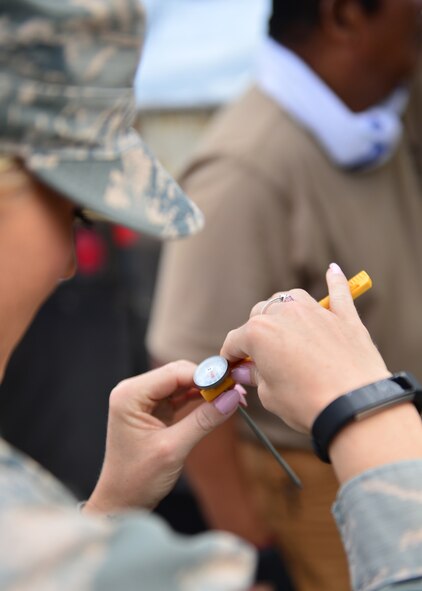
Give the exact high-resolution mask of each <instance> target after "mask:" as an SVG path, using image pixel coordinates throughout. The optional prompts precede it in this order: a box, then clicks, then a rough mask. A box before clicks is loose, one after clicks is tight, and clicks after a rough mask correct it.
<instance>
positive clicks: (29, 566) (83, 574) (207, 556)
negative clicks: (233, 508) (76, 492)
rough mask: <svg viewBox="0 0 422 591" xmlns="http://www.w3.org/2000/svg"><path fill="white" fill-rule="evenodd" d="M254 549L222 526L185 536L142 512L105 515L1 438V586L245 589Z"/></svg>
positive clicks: (19, 590)
mask: <svg viewBox="0 0 422 591" xmlns="http://www.w3.org/2000/svg"><path fill="white" fill-rule="evenodd" d="M255 560H256V559H255V552H254V551H253V549H252V548H251V546H249V545H248V544H246V543H245V542H243V541H241V540H240V539H238V538H236V537H235V536H232V535H230V534H224V533H211V532H210V533H206V534H203V535H199V536H192V537H187V536H181V535H179V534H176V533H174V532H173V531H172V530H171V529H170V528H169V527H168V526H167V525H166V524H165V522H164V521H163V520H162V519H160V518H159V517H157V516H156V515H151V514H149V513H147V512H144V511H133V512H130V513H125V514H123V513H122V514H121V515H119V516H116V517H113V518H108V517H98V516H94V515H89V514H83V513H80V512H78V510H77V503H76V499H74V497H73V496H72V495H71V494H69V492H68V491H66V489H64V488H63V487H62V486H61V485H60V483H59V482H58V481H56V480H55V479H54V478H53V477H52V476H51V475H49V474H48V473H47V472H45V471H44V470H43V469H42V468H41V467H40V466H38V465H37V464H36V463H35V462H33V461H32V460H30V459H29V458H27V457H25V456H23V455H22V454H20V453H18V452H17V451H16V450H13V449H12V448H11V447H10V446H9V445H7V444H6V443H5V442H4V441H3V440H2V439H0V589H2V590H6V589H7V590H10V591H11V590H12V589H13V590H14V591H75V590H77V591H116V590H118V591H140V590H142V591H246V590H247V589H249V588H250V586H251V585H252V580H253V575H254V570H255Z"/></svg>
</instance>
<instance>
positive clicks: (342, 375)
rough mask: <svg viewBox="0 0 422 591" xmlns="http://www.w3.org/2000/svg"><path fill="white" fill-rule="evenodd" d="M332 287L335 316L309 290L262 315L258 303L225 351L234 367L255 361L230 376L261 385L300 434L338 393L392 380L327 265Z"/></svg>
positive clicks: (334, 269) (268, 404) (340, 280)
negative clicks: (239, 363) (234, 363)
mask: <svg viewBox="0 0 422 591" xmlns="http://www.w3.org/2000/svg"><path fill="white" fill-rule="evenodd" d="M327 283H328V289H329V295H330V311H328V310H325V309H324V308H322V307H321V306H320V305H319V304H318V303H317V302H316V301H315V300H314V299H313V298H312V297H311V296H310V295H309V294H308V293H306V292H305V291H302V290H292V291H290V292H289V295H291V296H292V297H293V301H287V302H281V303H273V304H271V305H270V306H269V307H268V308H267V309H266V311H265V313H264V314H262V313H261V312H262V309H263V306H264V304H265V302H260V303H258V304H257V305H256V306H255V307H254V308H253V309H252V312H251V317H250V320H249V321H248V322H247V323H246V324H245V325H243V326H242V327H241V328H239V329H237V330H234V331H232V332H230V333H229V335H228V336H227V339H226V341H225V343H224V345H223V347H222V349H221V355H223V356H224V357H226V358H227V359H228V360H229V361H231V362H237V361H239V360H241V359H243V358H245V357H247V356H250V357H251V358H252V359H253V360H254V364H248V365H246V366H245V365H240V366H238V367H237V368H235V369H234V370H233V372H232V373H233V377H234V378H235V379H236V380H238V381H239V382H241V383H245V384H246V383H252V384H255V385H257V386H258V395H259V397H260V399H261V401H262V404H263V405H264V407H265V408H266V409H267V410H269V411H271V412H273V413H274V414H276V415H278V416H279V417H280V418H282V419H283V420H284V421H285V422H286V423H287V424H289V425H290V426H291V427H293V428H294V429H296V430H298V431H302V432H309V431H310V429H311V427H312V424H313V421H314V419H315V418H316V417H317V415H318V414H319V413H320V412H321V411H322V410H323V408H325V407H326V406H327V405H328V404H329V403H330V402H332V401H333V400H334V399H335V398H337V397H338V396H340V395H341V394H344V393H345V392H347V391H350V390H353V389H355V388H358V387H361V386H363V385H365V384H368V383H371V382H373V381H376V380H380V379H383V378H386V377H388V376H389V375H391V374H390V373H389V372H388V370H387V368H386V366H385V364H384V361H383V359H382V358H381V356H380V354H379V353H378V351H377V349H376V348H375V346H374V344H373V342H372V340H371V338H370V336H369V334H368V332H367V330H366V328H365V327H364V326H363V324H362V323H361V321H360V319H359V316H358V314H357V312H356V309H355V306H354V304H353V300H352V297H351V295H350V290H349V286H348V283H347V280H346V277H345V276H344V275H343V273H342V272H341V270H340V269H339V267H338V266H337V265H331V266H330V269H329V270H328V272H327Z"/></svg>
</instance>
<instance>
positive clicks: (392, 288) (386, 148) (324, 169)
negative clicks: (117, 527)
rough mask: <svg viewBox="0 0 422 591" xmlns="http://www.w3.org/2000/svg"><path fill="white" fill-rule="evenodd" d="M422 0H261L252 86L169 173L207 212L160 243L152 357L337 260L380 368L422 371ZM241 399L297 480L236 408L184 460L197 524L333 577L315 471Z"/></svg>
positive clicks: (210, 337)
mask: <svg viewBox="0 0 422 591" xmlns="http://www.w3.org/2000/svg"><path fill="white" fill-rule="evenodd" d="M421 8H422V2H421V1H420V0H401V1H400V2H397V1H396V0H334V1H333V2H324V0H320V1H317V0H315V1H313V2H309V1H307V0H280V1H278V0H273V3H272V16H271V19H270V22H269V36H268V38H267V39H266V40H265V42H264V43H263V46H262V48H261V50H260V52H259V56H258V65H257V72H256V83H255V85H254V86H253V87H252V88H251V89H250V90H249V91H247V92H246V94H245V95H244V96H243V97H242V98H241V99H240V100H238V101H237V102H235V103H234V104H233V105H232V106H230V107H228V108H227V109H226V110H225V111H224V112H223V113H221V114H219V115H218V116H217V118H216V121H215V123H213V124H212V126H211V128H210V130H209V132H208V133H207V136H206V138H205V139H204V141H203V142H202V143H201V146H200V147H199V148H198V150H197V151H196V153H195V155H194V157H193V159H192V160H191V162H190V164H189V165H188V166H187V168H186V169H185V170H184V172H183V173H182V175H181V182H182V185H183V187H184V188H185V190H186V191H187V192H188V193H189V195H190V196H191V197H192V198H193V199H194V200H195V202H196V203H197V204H198V205H199V206H200V207H201V209H202V210H203V211H204V212H205V215H206V218H207V220H208V222H209V223H208V225H207V227H206V228H205V230H204V232H203V233H201V234H200V235H198V236H197V237H195V238H194V239H193V240H192V241H190V242H189V243H178V244H171V245H168V246H167V247H166V248H165V250H164V253H163V259H162V263H161V269H160V275H159V282H158V287H157V292H156V299H155V305H154V308H153V316H152V321H151V325H150V328H149V334H148V348H149V351H150V353H151V356H152V357H153V358H154V359H155V360H157V362H159V363H160V362H161V363H163V362H167V361H169V360H171V359H175V358H176V357H178V356H180V355H182V356H184V357H187V358H189V359H192V360H194V361H196V362H199V361H201V360H202V359H204V358H206V357H208V356H209V355H213V354H216V353H217V352H218V351H219V349H220V346H221V343H222V342H223V340H224V337H225V334H226V333H227V331H228V330H229V329H231V328H232V327H235V326H237V325H239V324H241V323H242V322H244V321H245V319H246V318H247V317H248V313H249V309H250V307H251V305H253V303H254V302H255V301H256V300H259V299H265V298H267V297H269V295H270V294H271V293H273V292H275V291H276V290H278V289H280V286H283V288H289V287H291V286H294V285H300V286H302V287H304V288H305V289H306V290H308V291H309V292H310V293H311V294H312V295H313V296H314V297H315V298H316V299H320V298H321V297H323V295H324V291H325V286H324V283H323V281H322V277H323V274H324V269H325V267H326V266H327V264H328V262H329V261H330V260H337V261H339V263H340V264H341V266H342V268H343V269H344V270H345V272H346V273H347V275H350V276H351V275H354V274H355V273H356V272H357V271H359V270H360V269H363V268H364V269H365V270H367V271H368V272H369V273H370V275H371V276H372V277H373V279H374V283H375V288H374V289H373V290H372V292H371V293H369V294H368V295H367V296H366V297H365V299H363V300H362V302H359V309H360V312H361V314H362V316H363V319H364V321H365V323H366V324H367V326H368V327H369V329H370V331H371V333H372V334H373V335H374V338H375V341H376V343H377V345H378V346H379V348H380V350H381V352H382V354H383V355H384V357H385V359H386V360H387V364H388V366H389V367H390V368H391V369H392V370H393V371H394V370H397V369H400V367H402V366H406V367H408V368H409V369H410V370H411V371H412V372H414V373H415V374H416V376H418V377H419V379H422V363H421V358H420V351H421V350H422V317H421V315H420V313H419V309H420V302H421V301H422V284H421V281H420V270H421V267H422V236H421V232H420V223H421V220H422V202H421V190H422V184H421V174H422V168H421V166H422V162H421V159H420V154H421V138H420V130H421V115H422V113H421V110H420V105H421V104H422V102H421V101H422V96H421V93H420V88H419V83H418V80H416V69H417V60H418V57H419V46H420V12H421ZM403 286H406V292H407V293H408V295H409V297H407V298H406V302H405V304H402V303H400V301H401V298H400V294H401V293H402V289H403ZM392 334H395V335H397V339H392V338H391V335H392ZM398 343H399V344H398ZM280 364H283V357H282V356H281V357H280ZM249 408H250V412H251V414H252V415H253V416H254V418H255V420H256V421H257V422H258V423H259V425H260V426H261V428H262V429H263V430H264V431H265V432H266V433H267V435H268V436H269V437H270V439H271V440H272V441H273V442H274V443H275V444H276V446H277V448H278V449H279V451H280V452H281V454H282V455H283V456H284V457H285V459H286V460H287V461H288V462H289V463H290V464H291V465H292V467H293V468H294V469H295V471H296V472H297V473H298V475H299V476H300V478H301V479H302V480H303V484H304V490H303V491H301V492H299V491H297V490H295V489H294V488H293V487H292V486H291V484H290V481H289V480H288V478H287V477H286V476H285V475H284V474H283V473H282V472H281V471H280V469H279V467H278V465H277V464H276V463H275V462H274V460H273V458H272V457H271V456H270V455H269V454H268V453H267V451H266V450H264V449H263V448H262V447H261V446H260V444H259V443H258V442H256V440H255V439H254V436H253V435H252V434H251V433H250V432H249V430H248V429H247V428H246V427H245V426H244V425H243V424H239V421H238V418H237V417H233V419H232V420H231V421H230V422H228V423H226V424H225V426H224V428H222V429H220V430H219V432H218V433H215V434H214V436H212V437H210V438H209V439H208V440H207V441H204V442H203V443H202V444H201V445H200V446H199V447H198V448H196V449H195V450H194V451H193V452H192V454H191V456H190V458H189V461H188V464H187V474H188V477H189V482H190V484H191V485H192V487H193V488H194V490H195V492H196V495H197V499H198V500H199V503H200V506H201V508H202V510H203V512H204V514H205V515H206V517H207V520H208V523H209V525H210V527H216V528H220V529H225V530H228V531H231V532H235V533H236V534H238V535H240V536H242V537H243V538H245V539H246V540H249V541H250V542H252V543H253V544H255V546H257V547H258V548H262V547H273V548H278V549H279V550H280V551H281V552H282V553H283V555H284V556H285V557H286V559H287V566H288V568H289V570H290V571H291V573H292V575H293V578H294V583H295V584H296V587H297V589H298V590H299V591H345V590H347V589H348V588H349V582H348V575H347V568H346V561H345V558H344V553H343V549H342V547H341V544H340V541H339V538H338V535H337V532H336V529H335V527H334V523H333V521H332V518H331V515H330V512H329V507H330V505H331V503H332V501H333V499H334V495H335V491H336V481H335V477H334V474H333V472H332V470H331V468H330V466H325V465H323V464H321V463H320V462H318V460H317V459H316V458H315V457H314V455H313V453H312V451H311V446H310V441H309V439H308V438H307V437H305V436H302V435H300V434H298V433H295V432H293V431H292V430H291V429H289V428H288V426H286V425H285V424H283V423H282V422H280V421H278V420H277V419H274V417H272V416H270V415H268V414H265V412H264V411H263V410H262V408H261V407H260V405H259V403H257V401H256V399H255V398H254V397H252V396H251V397H249ZM222 499H224V502H221V500H222Z"/></svg>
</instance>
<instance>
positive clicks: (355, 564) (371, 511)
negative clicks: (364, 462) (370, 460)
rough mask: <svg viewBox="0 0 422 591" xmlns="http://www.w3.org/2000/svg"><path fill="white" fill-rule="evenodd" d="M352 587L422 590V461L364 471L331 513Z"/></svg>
mask: <svg viewBox="0 0 422 591" xmlns="http://www.w3.org/2000/svg"><path fill="white" fill-rule="evenodd" d="M333 512H334V516H335V518H336V521H337V526H338V528H339V530H340V532H341V535H342V538H343V543H344V547H345V549H346V552H347V556H348V562H349V568H350V573H351V578H352V585H353V589H355V590H358V591H381V590H382V591H387V589H388V590H390V589H391V591H421V590H422V460H414V461H407V462H398V463H396V464H389V465H386V466H382V467H380V468H376V469H373V470H368V471H367V472H365V473H364V474H362V475H361V476H358V477H357V478H355V479H353V480H351V481H349V482H348V483H346V484H345V485H344V486H343V487H342V489H341V490H340V492H339V495H338V498H337V502H336V504H335V506H334V509H333Z"/></svg>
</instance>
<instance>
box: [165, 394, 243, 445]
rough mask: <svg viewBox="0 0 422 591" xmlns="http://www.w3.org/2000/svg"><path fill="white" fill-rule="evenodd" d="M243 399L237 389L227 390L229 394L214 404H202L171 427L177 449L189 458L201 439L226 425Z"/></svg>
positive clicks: (222, 395) (219, 398)
mask: <svg viewBox="0 0 422 591" xmlns="http://www.w3.org/2000/svg"><path fill="white" fill-rule="evenodd" d="M241 398H242V396H241V393H240V391H238V390H237V389H233V390H227V392H224V393H223V394H220V396H218V398H217V399H216V400H214V402H212V403H209V402H204V403H203V404H200V405H199V406H197V407H196V408H195V409H194V410H193V411H192V412H191V413H189V414H188V415H187V416H186V417H184V418H183V419H181V420H180V421H179V422H178V423H176V424H175V425H173V426H172V427H170V429H171V431H172V434H173V436H174V438H175V441H176V442H177V443H176V446H177V449H178V450H179V451H180V452H181V453H182V454H183V455H184V456H187V455H188V453H189V452H190V451H191V449H192V448H193V447H195V445H196V444H197V443H199V442H200V441H201V439H203V438H204V437H205V436H206V435H208V434H209V433H211V431H214V429H215V428H216V427H218V426H219V425H222V424H223V423H225V422H226V421H227V419H228V418H230V417H231V416H232V415H233V414H234V412H235V411H236V409H237V407H238V406H239V403H240V401H241Z"/></svg>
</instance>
